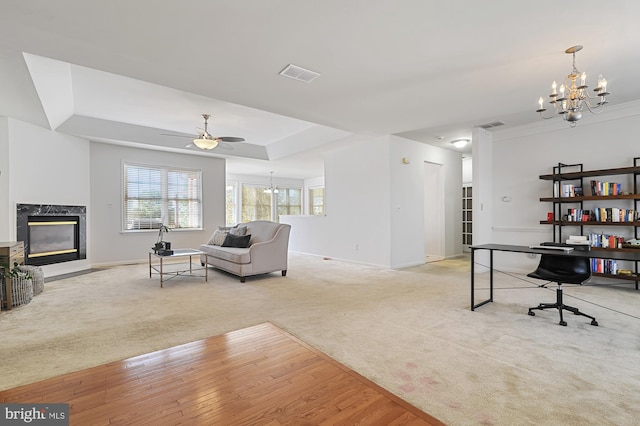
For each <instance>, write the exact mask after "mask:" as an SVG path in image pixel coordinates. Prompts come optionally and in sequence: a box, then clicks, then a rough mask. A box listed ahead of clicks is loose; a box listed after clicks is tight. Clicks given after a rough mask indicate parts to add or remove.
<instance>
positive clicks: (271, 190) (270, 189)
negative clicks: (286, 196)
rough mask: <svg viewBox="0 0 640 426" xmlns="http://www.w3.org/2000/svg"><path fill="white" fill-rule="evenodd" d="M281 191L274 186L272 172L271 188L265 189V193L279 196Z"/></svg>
mask: <svg viewBox="0 0 640 426" xmlns="http://www.w3.org/2000/svg"><path fill="white" fill-rule="evenodd" d="M279 192H280V191H278V188H277V187H275V186H273V172H271V179H270V180H269V187H268V188H265V190H264V193H265V194H278V193H279Z"/></svg>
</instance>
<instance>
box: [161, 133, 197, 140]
mask: <svg viewBox="0 0 640 426" xmlns="http://www.w3.org/2000/svg"><path fill="white" fill-rule="evenodd" d="M161 135H162V136H172V137H174V138H189V139H193V136H185V135H172V134H171V133H161Z"/></svg>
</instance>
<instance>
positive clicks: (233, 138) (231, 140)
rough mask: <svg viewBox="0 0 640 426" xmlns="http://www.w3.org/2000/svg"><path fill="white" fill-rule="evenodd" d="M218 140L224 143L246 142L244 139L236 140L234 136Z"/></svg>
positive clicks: (221, 137) (220, 137)
mask: <svg viewBox="0 0 640 426" xmlns="http://www.w3.org/2000/svg"><path fill="white" fill-rule="evenodd" d="M216 139H219V140H221V141H224V142H244V138H235V137H233V136H218V137H216Z"/></svg>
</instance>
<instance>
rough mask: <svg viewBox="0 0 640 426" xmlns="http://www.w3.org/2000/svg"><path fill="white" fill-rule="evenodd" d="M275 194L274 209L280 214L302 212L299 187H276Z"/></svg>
mask: <svg viewBox="0 0 640 426" xmlns="http://www.w3.org/2000/svg"><path fill="white" fill-rule="evenodd" d="M278 189H279V192H278V193H277V194H275V195H276V197H275V198H276V211H277V214H278V218H279V217H280V216H281V215H290V214H291V215H300V214H302V191H301V190H300V189H299V188H278Z"/></svg>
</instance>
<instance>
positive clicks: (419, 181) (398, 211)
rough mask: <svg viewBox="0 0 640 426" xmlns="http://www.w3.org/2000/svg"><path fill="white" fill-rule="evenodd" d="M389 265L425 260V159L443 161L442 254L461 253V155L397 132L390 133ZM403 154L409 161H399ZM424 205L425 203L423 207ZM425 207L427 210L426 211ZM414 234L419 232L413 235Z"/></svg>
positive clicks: (427, 202) (438, 162)
mask: <svg viewBox="0 0 640 426" xmlns="http://www.w3.org/2000/svg"><path fill="white" fill-rule="evenodd" d="M390 143H391V144H390V147H391V155H390V167H391V188H390V189H391V200H392V202H391V208H392V213H391V235H392V245H391V253H392V256H393V259H392V266H393V267H396V268H399V267H404V266H410V265H419V264H422V263H424V239H423V238H422V237H421V236H423V235H424V217H425V213H426V214H427V215H428V209H429V203H430V202H431V203H436V202H437V200H424V197H423V194H424V185H425V184H428V182H426V183H425V175H424V163H425V162H430V163H435V164H442V166H443V171H444V193H445V200H444V201H445V206H444V211H445V229H444V236H445V241H444V248H445V252H444V255H445V257H453V256H458V255H460V254H462V155H461V154H460V153H459V152H455V151H452V150H447V149H441V148H437V147H435V146H432V145H427V144H423V143H418V142H415V141H411V140H408V139H404V138H400V137H397V136H391V137H390ZM403 158H407V159H408V160H409V164H404V163H403V162H402V159H403ZM425 206H426V207H425ZM425 208H426V209H427V211H426V212H425ZM416 236H420V237H418V238H416Z"/></svg>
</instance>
